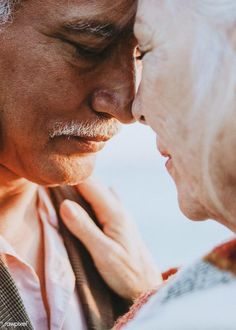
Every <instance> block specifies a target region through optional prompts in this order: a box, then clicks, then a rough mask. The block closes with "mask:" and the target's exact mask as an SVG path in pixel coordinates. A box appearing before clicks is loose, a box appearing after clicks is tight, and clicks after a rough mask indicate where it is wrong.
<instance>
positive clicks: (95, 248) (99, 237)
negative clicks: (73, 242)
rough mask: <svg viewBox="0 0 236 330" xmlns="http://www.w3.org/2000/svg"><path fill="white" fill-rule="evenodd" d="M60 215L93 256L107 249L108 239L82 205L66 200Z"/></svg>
mask: <svg viewBox="0 0 236 330" xmlns="http://www.w3.org/2000/svg"><path fill="white" fill-rule="evenodd" d="M60 214H61V217H62V220H63V222H64V224H65V225H66V226H67V228H68V229H69V230H70V231H71V233H72V234H74V236H76V237H77V238H78V239H79V240H80V241H81V242H82V243H83V244H84V246H85V247H86V248H87V250H88V251H89V252H90V254H91V255H92V256H94V255H97V254H98V253H101V250H102V251H104V249H107V247H108V244H109V240H108V238H107V237H106V236H105V235H104V233H103V232H102V231H101V230H100V229H99V228H98V227H97V226H96V224H95V223H94V222H93V221H92V219H91V218H90V217H89V215H88V213H87V212H86V211H85V210H84V209H83V208H82V207H81V206H80V205H78V204H77V203H75V202H72V201H69V200H65V201H64V202H63V203H62V204H61V207H60Z"/></svg>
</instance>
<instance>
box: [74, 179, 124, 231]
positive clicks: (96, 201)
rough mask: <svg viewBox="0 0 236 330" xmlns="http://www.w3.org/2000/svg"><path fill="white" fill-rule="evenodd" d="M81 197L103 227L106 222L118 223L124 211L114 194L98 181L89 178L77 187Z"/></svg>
mask: <svg viewBox="0 0 236 330" xmlns="http://www.w3.org/2000/svg"><path fill="white" fill-rule="evenodd" d="M77 189H78V190H79V192H80V194H81V195H82V197H83V198H84V199H85V200H86V201H87V202H88V203H89V204H90V205H91V206H92V208H93V210H94V212H95V214H96V216H97V218H98V221H99V223H100V224H101V225H105V224H106V223H107V222H108V221H120V220H121V219H122V217H123V216H124V209H123V207H122V204H121V203H120V202H119V200H118V199H117V198H116V197H115V196H114V194H113V193H112V192H111V191H110V190H109V189H108V188H107V187H105V186H103V185H102V184H101V183H100V182H99V181H98V180H96V179H94V178H89V179H88V180H86V181H85V182H84V183H81V184H79V185H78V186H77Z"/></svg>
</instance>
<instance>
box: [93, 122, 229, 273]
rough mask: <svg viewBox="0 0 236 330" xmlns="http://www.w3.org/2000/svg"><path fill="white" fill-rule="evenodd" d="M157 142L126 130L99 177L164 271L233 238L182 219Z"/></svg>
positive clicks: (216, 227)
mask: <svg viewBox="0 0 236 330" xmlns="http://www.w3.org/2000/svg"><path fill="white" fill-rule="evenodd" d="M155 140H156V139H155V135H154V133H153V132H152V131H151V129H150V128H148V127H146V126H142V125H140V124H134V125H130V126H126V127H123V129H122V131H121V133H120V134H119V135H117V136H116V137H115V138H114V139H113V140H112V141H111V142H109V144H108V145H107V147H106V148H105V149H104V151H102V153H100V155H99V156H98V160H97V167H96V170H95V175H96V176H97V177H99V178H100V180H102V181H103V182H104V183H105V184H106V185H108V186H112V187H113V188H115V190H116V191H117V192H118V194H119V196H120V198H121V199H122V201H123V202H124V204H125V206H126V208H128V210H129V211H130V213H131V214H132V215H133V218H134V219H135V221H136V222H137V225H138V227H139V229H140V231H141V233H142V236H143V239H144V240H145V242H146V244H147V246H148V247H149V250H150V251H151V253H152V255H153V256H154V258H155V260H156V262H157V264H158V266H159V268H160V269H161V270H162V271H164V270H166V269H168V267H172V266H181V265H183V264H184V263H188V262H189V261H191V260H192V259H194V258H197V257H200V256H201V255H202V254H204V253H207V252H208V251H209V250H210V249H211V248H212V247H214V246H215V245H216V244H220V243H221V242H222V241H224V240H226V239H228V238H230V237H231V236H232V233H230V231H229V230H227V229H225V228H224V227H223V226H221V225H220V224H217V223H216V222H214V221H211V220H209V221H206V222H201V223H199V222H198V223H195V222H192V221H190V220H188V219H187V218H185V217H184V216H183V215H182V213H181V212H180V210H179V207H178V203H177V195H176V189H175V185H174V183H173V181H172V179H171V178H170V176H169V174H168V173H167V171H166V168H165V162H166V160H165V159H164V158H163V157H161V156H160V155H159V153H158V152H157V150H156V142H155ZM131 239H132V237H131Z"/></svg>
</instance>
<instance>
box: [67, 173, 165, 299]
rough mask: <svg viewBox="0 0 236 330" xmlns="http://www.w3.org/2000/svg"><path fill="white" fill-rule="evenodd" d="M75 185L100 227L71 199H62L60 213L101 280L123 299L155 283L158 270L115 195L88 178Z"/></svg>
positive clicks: (158, 276) (159, 275)
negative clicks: (86, 253)
mask: <svg viewBox="0 0 236 330" xmlns="http://www.w3.org/2000/svg"><path fill="white" fill-rule="evenodd" d="M77 189H78V191H79V193H80V194H81V195H82V197H83V198H84V199H85V200H86V201H87V202H88V203H89V204H90V205H91V207H92V209H93V211H94V213H95V215H96V217H97V220H98V222H99V224H100V226H101V228H102V229H100V228H99V227H98V226H97V225H96V224H95V223H94V222H93V220H92V219H91V218H90V216H89V215H88V214H87V212H86V211H85V210H84V209H83V208H82V207H81V206H80V205H78V204H77V203H75V202H71V201H68V200H66V201H64V202H63V203H62V205H61V216H62V219H63V221H64V223H65V225H66V226H67V227H68V229H69V230H70V231H71V232H72V233H73V234H74V235H75V236H76V237H77V238H78V239H79V240H80V241H81V242H82V243H83V244H84V245H85V247H86V248H87V250H88V251H89V253H90V254H91V256H92V258H93V260H94V263H95V265H96V267H97V269H98V271H99V273H100V274H101V276H102V277H103V279H104V280H105V282H106V283H107V284H108V285H109V286H110V287H111V288H112V289H113V290H114V291H115V292H116V293H117V294H119V295H120V296H122V297H124V298H127V299H135V298H137V297H138V296H139V295H140V294H142V293H144V292H147V291H149V290H151V289H153V288H154V287H156V286H158V285H159V284H160V283H161V282H162V277H161V274H160V272H158V270H157V268H156V266H155V264H154V262H153V260H152V258H151V256H150V254H149V252H148V251H147V249H146V247H145V246H144V244H143V242H142V240H141V238H140V236H139V233H138V231H137V228H136V226H135V224H134V223H133V221H132V220H131V218H130V216H129V215H128V214H127V212H126V211H125V209H124V208H123V206H122V204H121V202H120V201H119V199H118V198H117V196H116V195H115V194H114V193H113V192H112V191H111V190H109V189H108V188H106V187H103V186H102V185H101V184H100V183H98V182H97V181H96V180H94V179H91V178H90V179H88V180H87V181H86V182H85V183H82V184H80V185H78V186H77Z"/></svg>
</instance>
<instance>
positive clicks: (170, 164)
mask: <svg viewBox="0 0 236 330" xmlns="http://www.w3.org/2000/svg"><path fill="white" fill-rule="evenodd" d="M158 150H159V152H160V154H161V155H162V156H163V157H165V158H168V159H167V162H166V163H165V166H166V168H167V170H170V169H171V167H172V165H173V160H172V157H171V155H170V154H169V153H168V151H166V150H162V149H160V148H158Z"/></svg>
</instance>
